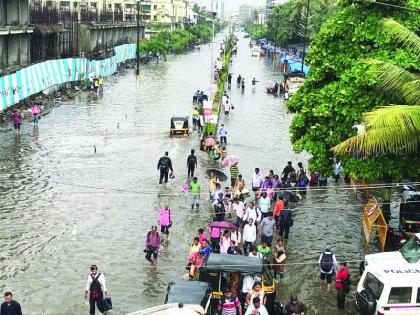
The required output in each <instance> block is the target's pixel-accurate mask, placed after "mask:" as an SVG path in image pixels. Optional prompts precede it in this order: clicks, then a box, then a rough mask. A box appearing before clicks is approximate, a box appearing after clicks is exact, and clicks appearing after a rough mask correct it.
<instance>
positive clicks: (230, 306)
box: [217, 288, 242, 315]
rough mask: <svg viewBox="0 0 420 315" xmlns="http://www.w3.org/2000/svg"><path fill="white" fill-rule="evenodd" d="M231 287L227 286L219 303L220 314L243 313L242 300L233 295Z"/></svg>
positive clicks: (236, 314) (233, 314) (239, 314)
mask: <svg viewBox="0 0 420 315" xmlns="http://www.w3.org/2000/svg"><path fill="white" fill-rule="evenodd" d="M230 289H231V288H226V290H225V294H224V296H223V297H222V298H221V299H220V301H219V304H218V305H217V314H218V315H242V307H241V302H240V301H239V299H238V297H236V296H234V295H232V292H231V290H230Z"/></svg>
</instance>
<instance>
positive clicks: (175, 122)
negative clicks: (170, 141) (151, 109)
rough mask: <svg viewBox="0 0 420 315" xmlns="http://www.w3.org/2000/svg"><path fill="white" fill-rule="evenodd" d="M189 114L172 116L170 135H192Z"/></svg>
mask: <svg viewBox="0 0 420 315" xmlns="http://www.w3.org/2000/svg"><path fill="white" fill-rule="evenodd" d="M188 124H189V121H188V116H172V118H171V129H170V132H169V136H170V137H171V138H172V137H188V136H189V135H190V129H189V125H188Z"/></svg>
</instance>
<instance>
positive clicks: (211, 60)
mask: <svg viewBox="0 0 420 315" xmlns="http://www.w3.org/2000/svg"><path fill="white" fill-rule="evenodd" d="M212 21H213V29H212V37H211V53H210V55H211V56H210V82H211V80H212V78H213V45H214V19H213V20H212Z"/></svg>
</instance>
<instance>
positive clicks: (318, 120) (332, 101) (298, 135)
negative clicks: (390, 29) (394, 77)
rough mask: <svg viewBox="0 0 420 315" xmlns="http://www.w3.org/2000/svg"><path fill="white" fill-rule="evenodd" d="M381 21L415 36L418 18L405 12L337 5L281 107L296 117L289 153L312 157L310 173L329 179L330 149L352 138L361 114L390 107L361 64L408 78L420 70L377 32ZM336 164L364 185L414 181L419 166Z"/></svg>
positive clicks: (347, 160) (354, 159) (408, 162)
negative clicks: (375, 63) (393, 68)
mask: <svg viewBox="0 0 420 315" xmlns="http://www.w3.org/2000/svg"><path fill="white" fill-rule="evenodd" d="M418 4H419V1H418V0H414V1H411V2H408V3H407V5H409V6H412V7H416V6H417V7H418ZM383 17H393V18H395V19H396V20H398V21H400V22H401V23H402V24H404V25H406V26H407V27H408V28H409V29H411V31H412V32H414V33H418V32H419V30H420V20H419V19H420V16H419V15H418V14H416V13H414V12H410V11H409V10H395V9H392V10H391V9H389V8H388V7H384V6H381V5H375V4H374V3H372V2H367V3H365V2H364V1H351V0H342V1H341V3H340V11H339V12H338V13H337V14H336V15H335V16H334V17H333V18H331V19H329V20H328V21H327V22H326V23H325V24H324V25H323V26H322V28H321V30H320V32H319V34H318V35H317V36H316V37H315V39H314V40H313V41H312V42H311V52H310V53H309V55H308V58H307V60H308V62H309V64H310V66H311V69H310V71H309V75H308V77H307V79H306V80H305V83H304V85H303V87H302V88H301V89H300V90H299V92H298V93H297V94H296V95H295V96H293V98H292V99H291V100H290V101H289V102H288V104H287V106H288V109H289V110H290V111H292V112H294V113H296V115H295V117H294V118H293V122H292V126H291V128H290V131H291V134H292V143H293V147H294V149H295V151H297V152H301V151H303V150H306V151H308V152H309V153H310V154H311V155H312V159H311V161H310V165H309V167H310V168H311V169H314V170H317V171H319V172H322V173H324V174H327V175H328V174H331V172H332V161H333V153H332V152H331V151H330V148H332V147H334V146H335V145H337V144H339V143H341V142H342V141H343V140H345V139H348V138H350V137H353V136H355V135H356V133H357V128H356V124H358V123H360V122H361V121H362V118H363V113H364V112H367V111H370V110H372V109H374V108H378V107H381V106H386V105H388V104H390V103H392V100H393V99H392V96H389V95H388V94H385V93H382V92H378V87H379V85H380V82H381V80H380V78H379V77H378V76H377V75H376V74H375V73H374V72H372V71H371V67H372V65H370V64H368V63H366V59H377V60H382V61H385V62H387V63H389V64H395V65H398V66H399V67H401V68H403V69H406V70H412V71H414V72H418V71H419V69H420V62H419V59H418V58H417V56H416V55H415V54H413V53H412V52H411V51H410V50H408V49H404V48H401V44H400V43H399V42H398V41H395V40H393V39H392V38H390V37H389V36H388V35H387V34H385V33H384V32H383V31H382V28H381V23H382V18H383ZM342 159H343V165H344V167H345V170H346V171H347V172H349V173H350V174H351V175H355V176H357V177H361V178H365V179H368V180H372V179H381V178H393V179H401V178H403V177H419V176H420V167H419V166H418V165H419V162H420V161H419V157H418V156H415V155H414V156H405V157H404V158H396V157H395V156H394V155H386V154H381V155H375V156H369V157H361V156H358V155H356V156H345V157H343V158H342ZM413 165H414V166H413ZM416 165H417V166H416Z"/></svg>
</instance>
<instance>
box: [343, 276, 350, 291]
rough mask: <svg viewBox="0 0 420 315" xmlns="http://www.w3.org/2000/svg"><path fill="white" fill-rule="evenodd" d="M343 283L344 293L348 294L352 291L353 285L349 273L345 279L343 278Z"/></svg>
mask: <svg viewBox="0 0 420 315" xmlns="http://www.w3.org/2000/svg"><path fill="white" fill-rule="evenodd" d="M342 284H343V289H344V293H346V294H348V293H349V292H350V287H351V279H350V274H349V273H347V278H346V279H345V280H342Z"/></svg>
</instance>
